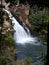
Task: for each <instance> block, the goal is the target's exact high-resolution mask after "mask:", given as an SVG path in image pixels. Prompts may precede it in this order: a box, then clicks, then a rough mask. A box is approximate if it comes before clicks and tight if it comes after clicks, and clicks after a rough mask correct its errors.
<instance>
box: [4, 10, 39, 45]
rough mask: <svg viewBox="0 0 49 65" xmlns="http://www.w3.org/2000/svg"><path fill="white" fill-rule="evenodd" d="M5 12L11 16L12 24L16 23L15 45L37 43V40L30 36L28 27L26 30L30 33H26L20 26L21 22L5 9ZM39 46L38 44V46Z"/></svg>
mask: <svg viewBox="0 0 49 65" xmlns="http://www.w3.org/2000/svg"><path fill="white" fill-rule="evenodd" d="M3 10H4V11H6V12H7V14H8V15H9V18H10V19H11V20H12V23H14V26H13V28H14V30H15V32H14V40H15V43H20V44H25V43H32V44H35V43H34V42H36V41H37V40H36V38H34V37H31V35H30V31H29V29H28V28H27V27H26V29H27V30H28V33H29V34H28V33H27V32H26V31H25V29H24V28H23V27H22V26H21V25H20V24H19V22H18V21H17V20H16V19H15V18H14V17H13V16H12V14H11V13H10V12H9V11H8V10H6V9H3ZM37 45H38V44H37Z"/></svg>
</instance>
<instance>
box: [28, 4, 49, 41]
mask: <svg viewBox="0 0 49 65" xmlns="http://www.w3.org/2000/svg"><path fill="white" fill-rule="evenodd" d="M48 12H49V11H48V10H45V9H43V10H39V8H38V7H37V6H36V5H35V6H33V7H32V8H31V11H30V15H29V19H30V22H31V24H32V26H34V28H33V30H35V31H36V32H37V33H38V35H39V36H40V37H41V38H42V39H43V40H47V33H48V30H47V27H48V23H49V14H48Z"/></svg>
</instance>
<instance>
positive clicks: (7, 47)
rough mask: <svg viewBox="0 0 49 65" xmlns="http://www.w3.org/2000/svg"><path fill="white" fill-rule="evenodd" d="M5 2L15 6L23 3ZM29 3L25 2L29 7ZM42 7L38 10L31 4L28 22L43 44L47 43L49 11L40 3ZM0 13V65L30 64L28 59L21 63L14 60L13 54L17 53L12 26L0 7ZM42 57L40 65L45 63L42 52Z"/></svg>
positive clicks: (7, 0) (15, 0) (11, 0)
mask: <svg viewBox="0 0 49 65" xmlns="http://www.w3.org/2000/svg"><path fill="white" fill-rule="evenodd" d="M6 2H11V3H12V4H13V3H14V4H15V2H20V3H21V2H22V3H23V1H21V0H6ZM29 2H30V3H29ZM29 2H28V0H27V4H28V3H29V5H30V6H31V4H32V3H31V2H32V0H30V1H29ZM38 2H39V0H38ZM25 4H26V0H25ZM39 4H40V3H39ZM46 4H47V3H46ZM42 6H44V8H40V7H38V6H37V5H34V4H32V7H30V15H29V20H30V23H31V28H30V29H31V30H32V31H36V33H37V34H38V36H39V37H40V38H41V39H42V41H43V43H44V42H45V41H46V42H47V33H48V29H47V27H48V23H49V9H48V8H45V6H46V5H45V4H44V3H42ZM0 12H1V13H0V65H30V63H31V62H32V61H31V59H30V58H28V59H25V60H21V61H19V60H18V61H17V60H16V59H15V54H16V52H17V51H16V49H15V44H14V39H13V33H14V30H13V24H12V22H11V20H10V19H9V17H8V15H7V13H6V12H4V11H2V8H1V6H0ZM7 24H8V25H7ZM43 55H44V56H43ZM43 55H42V56H41V58H42V60H41V64H40V65H45V62H46V60H47V58H46V54H45V53H44V52H43ZM33 65H34V64H33Z"/></svg>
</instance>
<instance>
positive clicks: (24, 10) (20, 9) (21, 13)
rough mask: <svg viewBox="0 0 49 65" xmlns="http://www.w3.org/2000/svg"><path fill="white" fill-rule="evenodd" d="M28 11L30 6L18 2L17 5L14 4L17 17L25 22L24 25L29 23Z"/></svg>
mask: <svg viewBox="0 0 49 65" xmlns="http://www.w3.org/2000/svg"><path fill="white" fill-rule="evenodd" d="M29 11H30V7H29V6H26V5H23V4H19V5H18V6H16V13H17V14H18V17H19V19H20V20H21V21H23V22H25V23H26V25H29V26H30V25H31V24H30V23H29V18H28V17H29Z"/></svg>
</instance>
